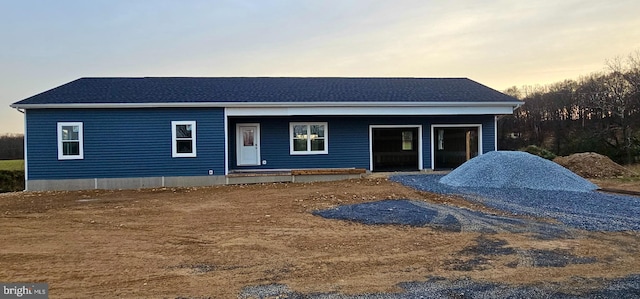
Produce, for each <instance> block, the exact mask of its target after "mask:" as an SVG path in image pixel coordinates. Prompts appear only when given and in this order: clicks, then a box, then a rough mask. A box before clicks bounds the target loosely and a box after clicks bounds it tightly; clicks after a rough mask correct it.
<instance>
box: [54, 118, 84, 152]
mask: <svg viewBox="0 0 640 299" xmlns="http://www.w3.org/2000/svg"><path fill="white" fill-rule="evenodd" d="M82 139H83V138H82V123H81V122H59V123H58V160H77V159H84V149H83V141H82Z"/></svg>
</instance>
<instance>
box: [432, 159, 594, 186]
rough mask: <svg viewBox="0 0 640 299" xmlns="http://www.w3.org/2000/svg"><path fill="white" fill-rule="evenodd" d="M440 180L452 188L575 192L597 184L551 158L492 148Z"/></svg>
mask: <svg viewBox="0 0 640 299" xmlns="http://www.w3.org/2000/svg"><path fill="white" fill-rule="evenodd" d="M440 183H442V184H444V185H448V186H453V187H479V188H527V189H535V190H558V191H577V192H589V191H593V190H596V189H598V186H596V185H594V184H592V183H591V182H589V181H587V180H585V179H584V178H582V177H580V176H578V175H576V174H575V173H573V172H571V171H570V170H568V169H566V168H564V167H562V166H560V165H558V164H556V163H554V162H552V161H549V160H546V159H543V158H540V157H538V156H535V155H532V154H529V153H525V152H512V151H493V152H489V153H486V154H483V155H480V156H477V157H475V158H473V159H471V160H469V161H467V162H465V163H464V164H462V165H461V166H460V167H458V168H456V169H455V170H453V171H452V172H451V173H449V174H448V175H446V176H444V177H442V178H441V179H440Z"/></svg>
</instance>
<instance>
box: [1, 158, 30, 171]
mask: <svg viewBox="0 0 640 299" xmlns="http://www.w3.org/2000/svg"><path fill="white" fill-rule="evenodd" d="M0 170H24V160H0Z"/></svg>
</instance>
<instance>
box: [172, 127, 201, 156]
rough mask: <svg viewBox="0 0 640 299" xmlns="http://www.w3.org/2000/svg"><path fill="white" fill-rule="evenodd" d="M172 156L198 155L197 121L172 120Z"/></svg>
mask: <svg viewBox="0 0 640 299" xmlns="http://www.w3.org/2000/svg"><path fill="white" fill-rule="evenodd" d="M171 156H172V157H174V158H182V157H196V122H195V121H172V122H171Z"/></svg>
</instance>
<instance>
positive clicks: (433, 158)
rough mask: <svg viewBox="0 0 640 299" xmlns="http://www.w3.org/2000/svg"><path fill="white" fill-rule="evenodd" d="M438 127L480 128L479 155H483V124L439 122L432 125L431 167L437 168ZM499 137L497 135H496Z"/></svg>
mask: <svg viewBox="0 0 640 299" xmlns="http://www.w3.org/2000/svg"><path fill="white" fill-rule="evenodd" d="M436 128H478V156H480V155H482V154H483V152H482V124H437V125H431V137H430V138H431V140H429V142H430V143H431V169H435V168H436V142H437V141H436V140H434V138H435V136H436ZM496 138H497V136H496Z"/></svg>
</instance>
